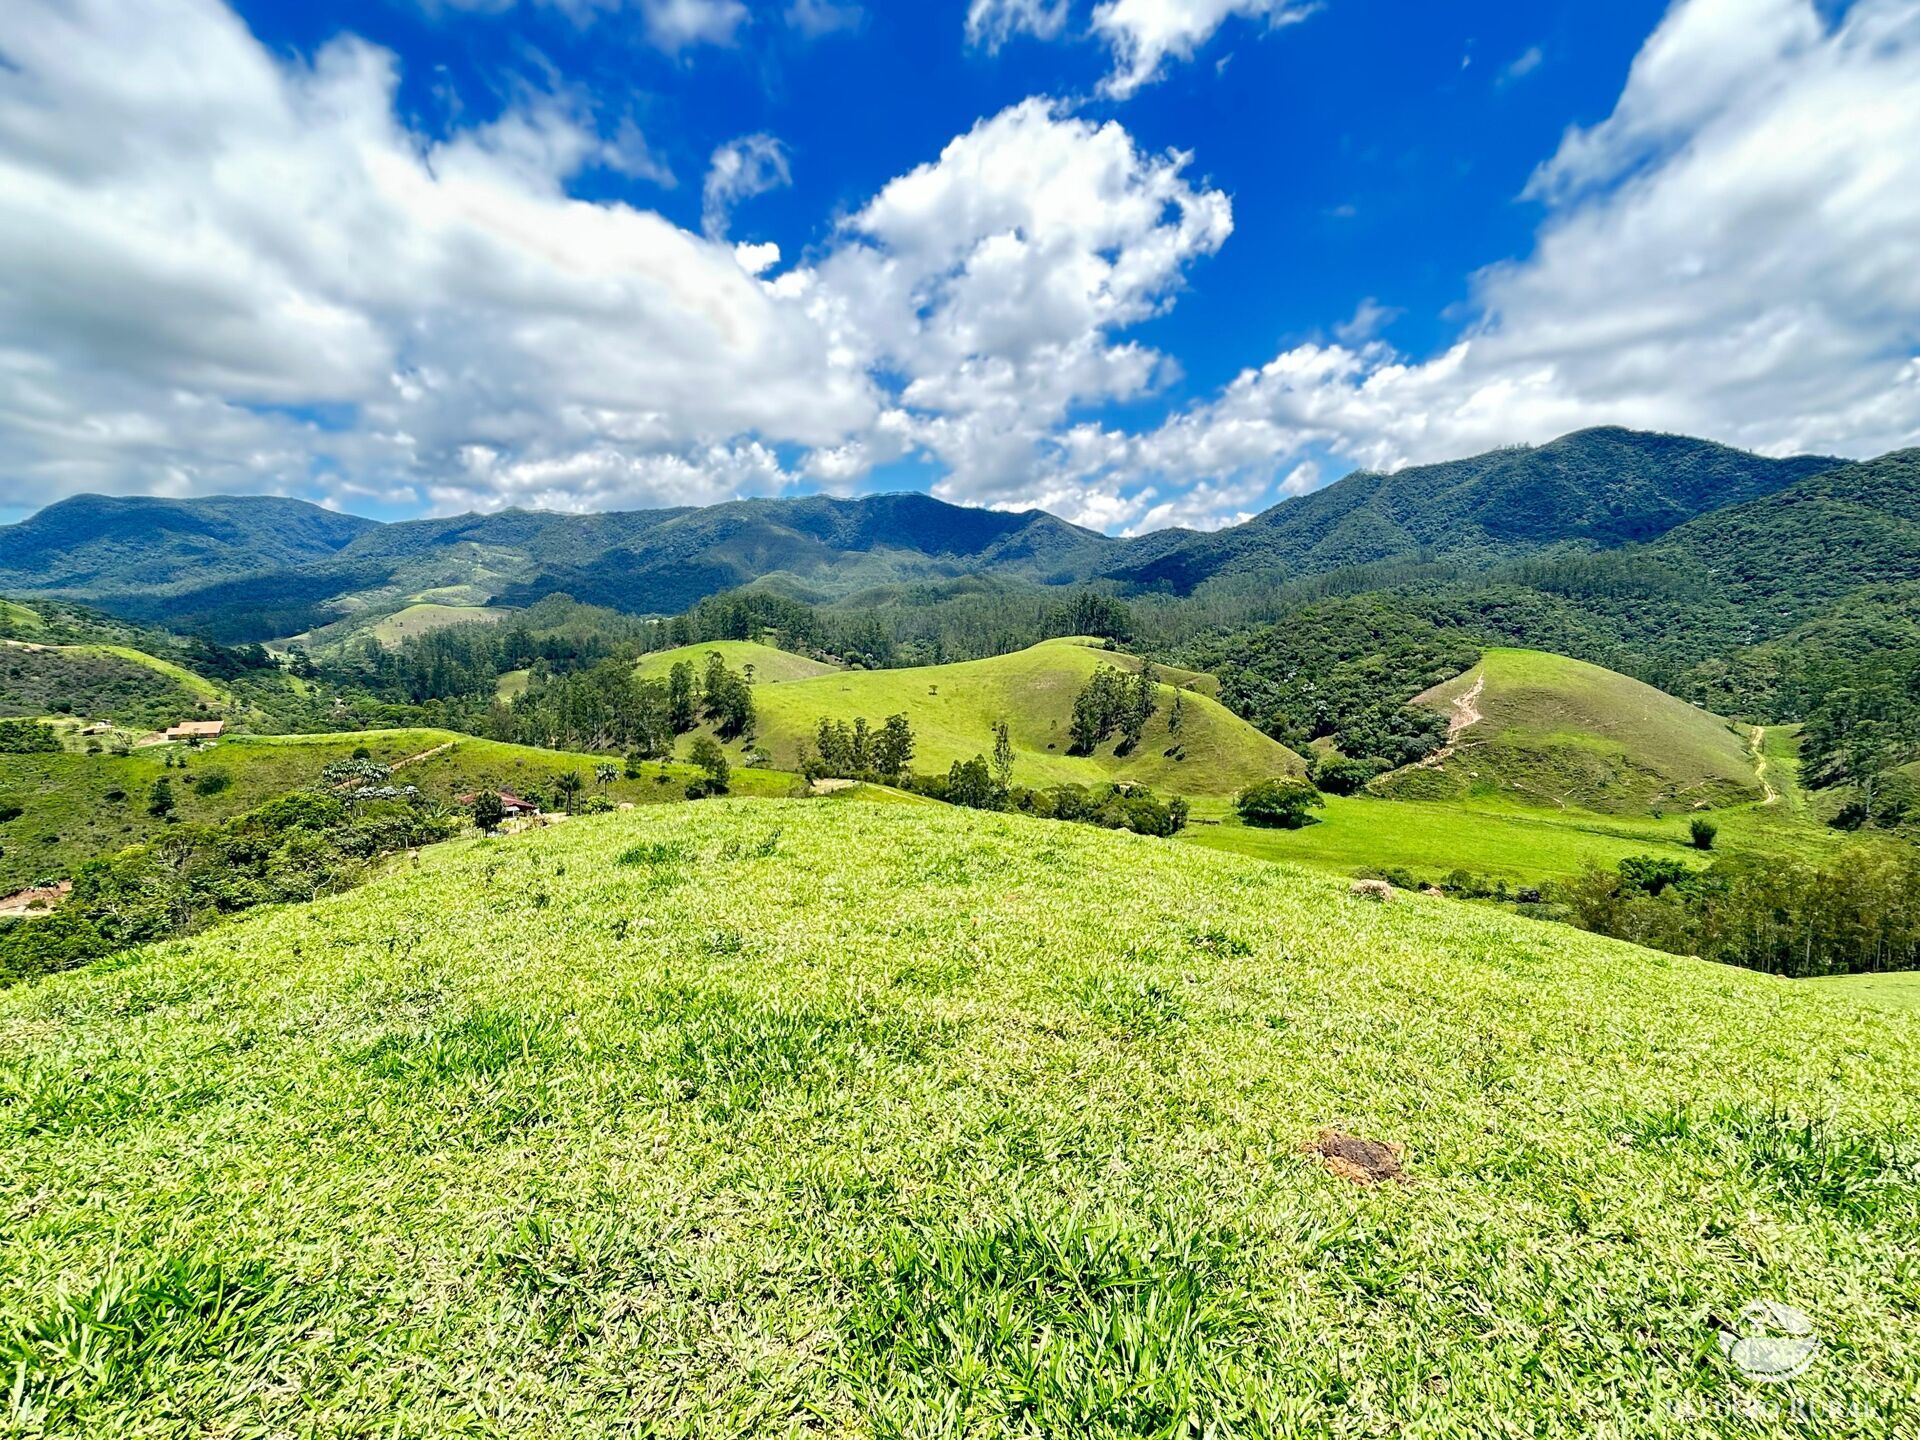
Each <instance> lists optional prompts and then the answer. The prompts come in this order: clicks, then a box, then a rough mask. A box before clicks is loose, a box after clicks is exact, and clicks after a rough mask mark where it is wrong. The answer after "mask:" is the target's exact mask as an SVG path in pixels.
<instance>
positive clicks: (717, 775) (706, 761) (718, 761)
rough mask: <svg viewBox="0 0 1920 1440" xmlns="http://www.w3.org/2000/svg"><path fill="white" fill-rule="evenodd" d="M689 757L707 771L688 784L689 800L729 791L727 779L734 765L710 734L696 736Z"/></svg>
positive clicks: (702, 798) (701, 798)
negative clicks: (729, 761) (728, 760)
mask: <svg viewBox="0 0 1920 1440" xmlns="http://www.w3.org/2000/svg"><path fill="white" fill-rule="evenodd" d="M687 758H688V759H689V760H691V761H692V762H693V763H694V764H695V765H697V766H699V767H700V769H702V770H704V771H705V772H706V773H705V774H704V775H702V776H701V777H700V778H699V779H697V780H695V781H694V782H693V783H692V784H690V785H688V786H687V798H688V799H689V800H704V799H705V798H706V797H707V796H709V795H724V794H726V793H727V781H728V779H729V778H730V777H731V776H732V774H733V766H732V765H730V764H729V763H728V762H727V752H726V751H724V750H722V749H721V748H720V747H719V746H718V745H716V744H715V743H714V742H713V740H712V738H711V737H710V736H706V735H701V736H698V737H696V738H695V740H694V742H693V747H692V749H690V750H689V751H688V752H687Z"/></svg>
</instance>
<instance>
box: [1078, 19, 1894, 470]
mask: <svg viewBox="0 0 1920 1440" xmlns="http://www.w3.org/2000/svg"><path fill="white" fill-rule="evenodd" d="M1916 136H1920V4H1917V3H1915V0H1858V3H1856V4H1855V5H1854V6H1853V7H1852V8H1850V9H1849V10H1847V11H1846V12H1845V13H1844V14H1843V15H1841V16H1840V17H1838V18H1837V19H1835V18H1823V16H1822V14H1821V13H1820V12H1819V11H1818V10H1817V9H1816V8H1815V6H1814V5H1813V4H1812V3H1811V0H1689V3H1684V4H1681V5H1679V6H1677V7H1676V8H1675V9H1674V10H1673V11H1672V12H1671V13H1670V14H1669V16H1668V17H1667V19H1666V20H1665V22H1664V23H1663V24H1662V25H1661V26H1660V28H1659V30H1658V31H1657V33H1656V34H1655V35H1654V36H1653V37H1652V38H1651V39H1650V40H1649V41H1648V42H1647V44H1646V46H1645V47H1644V48H1643V50H1642V52H1641V54H1640V56H1639V58H1638V59H1637V60H1636V62H1635V64H1634V66H1633V69H1632V72H1631V75H1630V77H1629V79H1628V82H1627V86H1626V89H1625V92H1624V93H1623V94H1622V96H1621V98H1620V101H1619V103H1618V105H1617V106H1616V107H1615V109H1614V113H1613V114H1612V115H1611V116H1610V117H1609V118H1608V119H1606V120H1604V121H1602V122H1601V123H1599V124H1598V125H1595V126H1593V127H1591V128H1587V129H1575V130H1572V131H1570V132H1569V133H1568V134H1567V135H1566V137H1565V139H1564V140H1563V142H1562V143H1561V145H1560V147H1559V149H1558V150H1557V151H1556V153H1555V154H1554V155H1553V156H1551V157H1550V158H1548V159H1547V160H1546V162H1545V163H1543V164H1542V166H1541V167H1540V169H1539V171H1538V173H1537V174H1536V175H1535V177H1534V179H1533V182H1532V184H1531V186H1530V189H1529V193H1530V194H1531V195H1533V196H1534V197H1536V198H1538V199H1539V200H1541V201H1543V202H1544V203H1545V204H1546V205H1547V206H1548V213H1547V217H1546V219H1545V222H1544V223H1543V225H1542V227H1541V229H1540V232H1539V235H1538V238H1537V241H1536V243H1535V246H1534V249H1533V252H1532V253H1531V254H1530V255H1528V256H1527V257H1525V258H1524V259H1521V260H1517V261H1513V262H1509V263H1506V264H1501V265H1496V266H1493V267H1492V268H1490V269H1488V270H1487V271H1485V272H1484V273H1482V274H1481V275H1480V276H1479V277H1478V280H1477V283H1476V286H1475V300H1476V302H1477V305H1476V308H1477V310H1478V318H1477V319H1476V320H1475V321H1474V322H1473V323H1472V324H1471V325H1470V326H1468V327H1467V328H1466V330H1465V331H1464V332H1463V333H1461V334H1460V335H1459V337H1458V338H1457V339H1456V340H1454V341H1453V342H1452V343H1450V344H1449V345H1448V346H1446V347H1445V349H1444V350H1443V351H1442V352H1441V353H1439V354H1437V355H1435V356H1434V357H1432V358H1430V359H1426V360H1416V359H1411V358H1408V357H1406V356H1403V355H1400V354H1398V353H1396V352H1395V351H1394V350H1393V349H1391V348H1390V347H1389V346H1387V345H1385V344H1382V343H1381V342H1379V341H1377V340H1371V339H1369V338H1368V337H1369V336H1370V335H1372V334H1374V333H1376V332H1377V326H1376V325H1374V324H1372V323H1369V322H1370V321H1371V319H1372V318H1373V317H1372V316H1371V315H1370V314H1369V306H1368V305H1366V304H1363V305H1362V307H1361V309H1360V311H1358V312H1356V315H1355V317H1354V320H1353V321H1352V322H1350V323H1349V324H1348V325H1347V326H1343V327H1340V329H1341V335H1342V339H1341V341H1340V342H1339V343H1334V344H1308V345H1301V346H1296V347H1294V348H1292V349H1289V350H1286V351H1284V352H1282V353H1281V354H1279V355H1277V356H1275V357H1274V358H1273V359H1272V360H1270V361H1269V362H1267V363H1266V364H1264V365H1262V366H1259V367H1257V368H1252V369H1248V370H1246V371H1244V372H1243V373H1242V374H1240V375H1239V376H1238V377H1237V378H1236V379H1235V380H1233V381H1232V382H1231V383H1230V384H1229V385H1227V386H1226V387H1225V389H1224V390H1223V391H1222V392H1221V393H1220V394H1219V395H1218V396H1216V397H1215V398H1214V399H1212V400H1211V401H1209V402H1208V403H1206V404H1203V405H1200V406H1198V407H1195V408H1194V409H1192V410H1190V411H1187V412H1184V413H1181V414H1179V415H1176V416H1174V417H1173V418H1172V419H1170V420H1169V421H1168V422H1167V423H1166V424H1165V425H1164V426H1162V427H1161V428H1160V429H1159V430H1157V431H1155V432H1151V433H1149V434H1146V435H1141V436H1135V437H1122V442H1123V443H1121V444H1119V445H1118V446H1117V447H1116V450H1115V454H1114V455H1113V457H1112V458H1111V459H1110V461H1109V463H1108V464H1107V466H1106V467H1105V468H1104V469H1102V470H1100V471H1099V472H1097V473H1095V474H1093V475H1090V476H1086V477H1083V478H1085V481H1086V483H1088V484H1102V483H1104V484H1105V485H1107V486H1108V487H1110V488H1120V487H1124V486H1127V485H1133V484H1141V483H1148V482H1157V483H1161V484H1168V483H1172V484H1179V483H1183V482H1188V481H1193V480H1206V481H1208V482H1209V483H1215V482H1217V481H1218V479H1219V478H1220V477H1221V476H1222V475H1225V474H1231V473H1237V472H1244V473H1250V474H1260V473H1265V474H1267V475H1269V476H1273V475H1277V474H1278V473H1279V471H1280V470H1281V469H1282V468H1284V467H1286V466H1288V465H1290V464H1293V463H1296V462H1297V460H1298V459H1299V458H1300V457H1301V456H1303V455H1304V454H1306V453H1307V452H1308V451H1309V450H1311V449H1318V450H1320V451H1323V452H1326V453H1331V454H1334V455H1339V456H1343V457H1345V458H1347V459H1348V460H1350V461H1353V462H1355V463H1358V464H1361V465H1366V466H1371V467H1381V468H1390V467H1394V466H1399V465H1403V464H1407V463H1410V462H1424V461H1432V460H1440V459H1446V458H1450V457H1454V456H1459V455H1464V454H1469V453H1472V452H1475V451H1478V450H1484V449H1487V448H1489V447H1492V446H1495V445H1500V444H1506V443H1511V442H1516V441H1530V442H1531V441H1542V440H1546V439H1549V438H1552V437H1553V436H1555V435H1558V434H1561V433H1564V432H1566V431H1568V430H1571V429H1576V428H1579V427H1581V426H1584V425H1593V424H1603V423H1607V424H1614V423H1617V424H1627V425H1635V426H1643V427H1647V428H1654V429H1663V430H1673V431H1682V432H1687V433H1692V434H1701V435H1708V436H1711V437H1713V438H1716V439H1719V440H1723V441H1726V442H1728V443H1732V444H1737V445H1742V446H1747V447H1750V448H1753V449H1757V450H1761V451H1765V452H1770V453H1787V452H1807V451H1811V452H1826V453H1839V454H1871V453H1878V452H1880V451H1884V450H1887V449H1892V448H1896V447H1899V446H1903V445H1911V444H1913V443H1915V442H1916V440H1920V358H1916V357H1917V355H1920V144H1916V143H1914V137H1916ZM1295 473H1296V474H1298V472H1297V471H1296V472H1295ZM1289 488H1291V487H1289Z"/></svg>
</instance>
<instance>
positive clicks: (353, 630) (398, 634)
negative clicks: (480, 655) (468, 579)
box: [281, 591, 514, 654]
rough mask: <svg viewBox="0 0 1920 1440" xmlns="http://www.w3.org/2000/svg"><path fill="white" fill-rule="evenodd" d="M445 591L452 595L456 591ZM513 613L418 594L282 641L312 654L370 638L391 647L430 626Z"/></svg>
mask: <svg viewBox="0 0 1920 1440" xmlns="http://www.w3.org/2000/svg"><path fill="white" fill-rule="evenodd" d="M446 593H448V594H449V595H453V594H455V593H456V592H454V591H448V592H446ZM399 603H400V602H399V600H398V598H395V599H389V600H387V601H386V604H387V605H395V604H399ZM513 613H514V612H513V611H511V610H506V609H501V608H499V607H498V606H488V605H481V604H458V603H444V602H442V601H439V600H436V599H430V598H426V597H419V596H416V597H414V598H413V599H412V600H411V601H409V602H408V603H405V604H401V605H400V608H399V609H396V610H391V611H389V612H388V613H385V614H380V612H379V610H377V609H375V610H374V611H373V612H372V614H373V615H377V616H378V618H377V619H375V618H370V616H369V614H367V613H358V614H352V615H348V616H347V617H346V618H345V619H341V620H336V621H334V622H333V623H332V624H330V625H322V626H320V627H319V628H318V629H315V630H309V631H307V632H306V633H305V634H304V635H295V636H293V637H291V638H290V639H288V640H286V641H284V642H281V643H282V645H283V646H284V645H294V644H298V645H300V646H302V647H303V648H304V649H306V650H308V651H309V652H311V653H313V654H328V653H332V652H336V651H339V650H341V649H342V648H344V647H345V646H347V645H350V644H353V643H355V642H359V641H364V640H367V639H369V638H371V639H374V640H377V641H379V642H380V643H381V644H382V645H386V646H389V647H391V646H395V645H398V644H399V643H400V642H401V641H403V640H407V639H410V638H411V637H413V636H415V635H424V634H426V633H427V632H428V631H429V630H441V629H444V628H446V627H447V626H449V625H469V624H472V625H493V624H498V623H499V622H500V621H501V620H503V619H505V618H506V617H507V616H509V615H511V614H513Z"/></svg>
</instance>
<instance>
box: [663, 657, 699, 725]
mask: <svg viewBox="0 0 1920 1440" xmlns="http://www.w3.org/2000/svg"><path fill="white" fill-rule="evenodd" d="M694 718H695V717H694V709H693V666H692V665H691V664H689V663H688V662H687V661H685V660H682V661H680V662H679V663H677V664H676V665H675V666H674V667H673V669H672V670H670V671H668V672H667V723H668V724H669V725H670V726H672V727H673V733H674V734H676V735H684V734H686V733H687V731H689V730H691V729H692V728H693V722H694Z"/></svg>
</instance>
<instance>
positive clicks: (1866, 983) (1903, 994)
mask: <svg viewBox="0 0 1920 1440" xmlns="http://www.w3.org/2000/svg"><path fill="white" fill-rule="evenodd" d="M1798 983H1800V984H1802V985H1811V986H1814V987H1815V988H1816V989H1820V990H1824V991H1826V992H1827V993H1828V994H1830V995H1844V996H1846V997H1847V998H1848V999H1849V1000H1855V1001H1858V1002H1859V1003H1861V1004H1863V1005H1873V1006H1877V1007H1879V1008H1880V1009H1883V1010H1899V1011H1903V1012H1912V1011H1920V972H1917V971H1912V970H1902V971H1896V972H1895V973H1893V974H1891V975H1822V976H1820V977H1819V978H1818V979H1815V980H1802V981H1800V982H1798Z"/></svg>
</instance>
